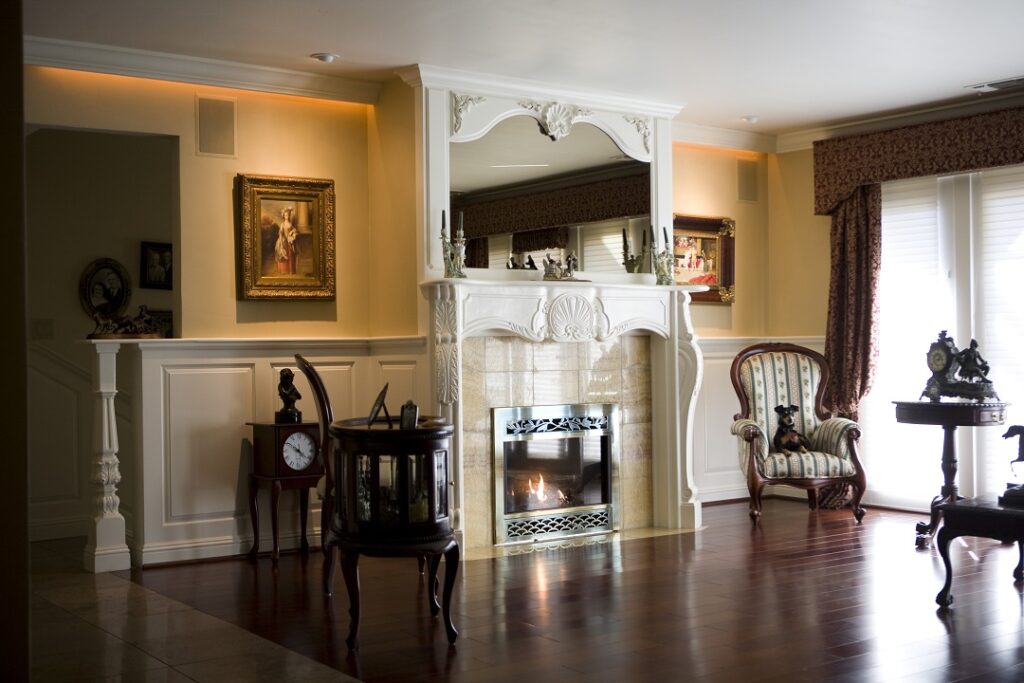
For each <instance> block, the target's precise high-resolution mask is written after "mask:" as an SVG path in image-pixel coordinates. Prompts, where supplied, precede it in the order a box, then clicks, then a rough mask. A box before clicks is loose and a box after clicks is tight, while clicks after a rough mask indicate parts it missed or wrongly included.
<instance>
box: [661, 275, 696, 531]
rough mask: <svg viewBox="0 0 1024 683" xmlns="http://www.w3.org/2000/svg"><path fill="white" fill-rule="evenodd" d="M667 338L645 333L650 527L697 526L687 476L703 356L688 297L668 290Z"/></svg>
mask: <svg viewBox="0 0 1024 683" xmlns="http://www.w3.org/2000/svg"><path fill="white" fill-rule="evenodd" d="M670 297H671V300H670V318H671V329H670V333H669V335H668V337H667V338H661V337H657V336H652V337H651V399H652V406H651V409H652V422H653V427H654V459H653V465H652V466H653V470H654V471H653V477H652V479H653V483H654V485H653V491H652V495H653V507H654V525H655V526H657V527H662V528H668V529H698V528H700V526H701V524H702V520H701V504H700V499H699V497H698V495H697V486H696V484H695V483H694V478H693V416H694V411H695V409H696V407H697V392H698V391H699V390H700V384H701V380H702V378H703V374H704V359H703V356H702V355H701V352H700V348H699V347H698V346H697V337H696V335H694V333H693V324H692V322H691V321H690V295H689V293H687V292H685V291H681V290H678V289H676V290H673V291H672V292H671V295H670Z"/></svg>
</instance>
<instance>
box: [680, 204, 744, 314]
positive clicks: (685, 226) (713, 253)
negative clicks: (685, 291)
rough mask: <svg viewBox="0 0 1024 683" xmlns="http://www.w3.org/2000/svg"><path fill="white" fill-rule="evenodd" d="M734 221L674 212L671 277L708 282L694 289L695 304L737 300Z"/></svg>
mask: <svg viewBox="0 0 1024 683" xmlns="http://www.w3.org/2000/svg"><path fill="white" fill-rule="evenodd" d="M735 241H736V221H734V220H733V219H731V218H723V217H714V216H687V215H681V214H676V215H675V217H674V218H673V221H672V252H673V257H674V261H675V263H674V264H673V279H674V281H675V283H676V284H680V285H707V286H708V287H710V289H709V290H708V291H707V292H694V293H693V294H691V295H690V296H691V298H692V300H693V301H694V302H698V303H722V304H731V303H733V302H734V301H735V300H736V290H735V288H734V281H733V277H734V275H733V268H734V262H733V259H734V248H735Z"/></svg>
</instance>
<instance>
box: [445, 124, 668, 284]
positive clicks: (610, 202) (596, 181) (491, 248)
mask: <svg viewBox="0 0 1024 683" xmlns="http://www.w3.org/2000/svg"><path fill="white" fill-rule="evenodd" d="M526 113H529V112H528V111H527V112H525V113H524V114H522V115H515V116H509V117H507V118H505V119H503V120H501V121H499V122H498V123H496V124H495V125H493V127H491V128H489V129H488V130H487V131H486V133H485V134H482V135H479V136H477V137H475V138H473V139H471V140H465V141H459V140H456V139H453V140H452V141H451V142H450V145H449V187H450V206H451V211H452V216H453V219H454V217H456V216H459V215H460V214H461V215H462V217H463V219H464V225H465V234H466V239H467V256H468V258H467V265H468V266H470V267H471V268H491V269H507V268H508V267H509V266H510V265H511V264H515V265H521V264H525V263H527V261H528V259H532V260H533V262H534V263H540V261H541V259H542V257H543V256H544V255H545V254H552V253H553V254H554V256H555V257H556V258H559V259H563V258H565V257H567V256H568V254H569V253H570V252H573V253H575V254H576V255H577V258H579V260H580V266H579V267H580V269H581V270H583V271H585V272H587V273H598V272H600V273H625V272H626V270H625V267H624V265H623V259H624V254H623V246H624V244H629V245H631V247H632V253H634V254H635V253H637V252H639V250H640V248H641V245H642V244H643V243H644V240H645V239H646V236H647V234H648V232H649V229H650V220H649V215H650V206H651V198H650V189H651V180H650V178H651V175H650V163H649V161H647V160H638V159H636V158H634V157H633V156H631V155H630V154H627V153H626V152H624V151H623V150H622V148H621V147H620V146H619V145H618V144H616V142H615V140H613V138H612V137H611V136H610V135H609V134H608V133H607V132H605V131H604V130H602V129H601V128H599V127H598V126H596V125H594V124H592V123H589V122H586V121H579V122H577V123H576V124H575V125H572V126H571V127H568V128H567V129H566V132H564V133H562V134H560V135H558V136H555V135H550V134H548V133H547V132H546V128H545V125H544V122H543V121H541V120H538V119H537V118H534V117H533V116H529V115H526ZM556 137H557V139H556ZM454 220H457V219H454ZM454 220H453V223H454Z"/></svg>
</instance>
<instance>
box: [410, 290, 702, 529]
mask: <svg viewBox="0 0 1024 683" xmlns="http://www.w3.org/2000/svg"><path fill="white" fill-rule="evenodd" d="M420 289H421V290H422V292H423V295H424V297H425V299H426V300H427V301H428V302H429V306H430V321H431V330H430V333H429V335H428V345H429V351H428V353H429V355H430V358H431V363H432V365H433V367H434V385H435V390H436V396H435V399H436V404H437V405H436V407H437V409H438V411H439V412H441V413H442V414H444V415H446V416H447V417H448V418H449V419H451V421H452V423H453V424H454V425H455V439H454V444H453V453H452V475H453V483H454V489H455V490H454V493H453V507H454V511H453V512H454V522H455V528H456V530H457V532H458V531H460V530H461V529H463V527H464V525H463V523H462V520H461V514H462V509H463V503H464V497H465V491H464V490H463V488H464V487H463V485H462V481H463V476H462V471H463V458H462V441H463V434H462V424H463V420H462V407H461V403H460V399H461V390H460V388H461V386H462V363H461V358H462V342H463V340H464V339H466V338H469V337H476V336H485V335H495V336H501V335H513V336H517V337H520V338H523V339H526V340H529V341H533V342H584V341H605V340H608V339H611V338H614V337H616V336H619V335H622V334H625V333H647V334H650V336H651V383H652V387H651V403H652V405H651V410H652V430H653V435H652V436H653V447H654V452H653V473H652V474H653V476H652V480H653V491H652V503H653V510H654V523H655V525H656V526H658V527H663V528H672V529H695V528H698V527H699V526H700V525H701V509H700V501H699V499H698V497H697V490H696V487H695V486H694V482H693V468H692V456H691V452H692V435H691V429H690V425H691V423H692V418H693V411H694V408H695V399H696V396H697V391H698V390H699V388H700V383H701V377H702V372H703V363H702V358H701V353H700V348H699V347H698V345H697V339H696V336H695V335H694V333H693V325H692V323H691V320H690V310H689V305H690V293H691V292H696V291H705V290H706V287H703V286H676V287H656V286H651V285H629V284H605V283H598V282H528V281H488V280H470V279H435V280H428V281H426V282H423V283H422V284H421V285H420Z"/></svg>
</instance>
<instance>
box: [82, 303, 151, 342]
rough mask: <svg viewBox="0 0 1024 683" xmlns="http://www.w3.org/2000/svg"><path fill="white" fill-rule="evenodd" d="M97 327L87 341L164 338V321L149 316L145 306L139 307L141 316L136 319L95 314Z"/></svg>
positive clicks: (94, 318)
mask: <svg viewBox="0 0 1024 683" xmlns="http://www.w3.org/2000/svg"><path fill="white" fill-rule="evenodd" d="M92 317H93V320H95V321H96V327H95V329H93V331H92V332H91V333H90V334H89V335H87V337H86V338H87V339H159V338H160V337H163V336H164V334H163V331H162V330H161V323H162V321H160V320H157V319H155V318H154V317H153V316H151V315H150V314H149V308H147V306H146V305H145V304H142V305H141V306H139V314H138V315H137V316H135V317H134V318H127V317H125V316H122V315H113V316H102V315H100V314H99V313H94V314H93V316H92Z"/></svg>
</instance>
